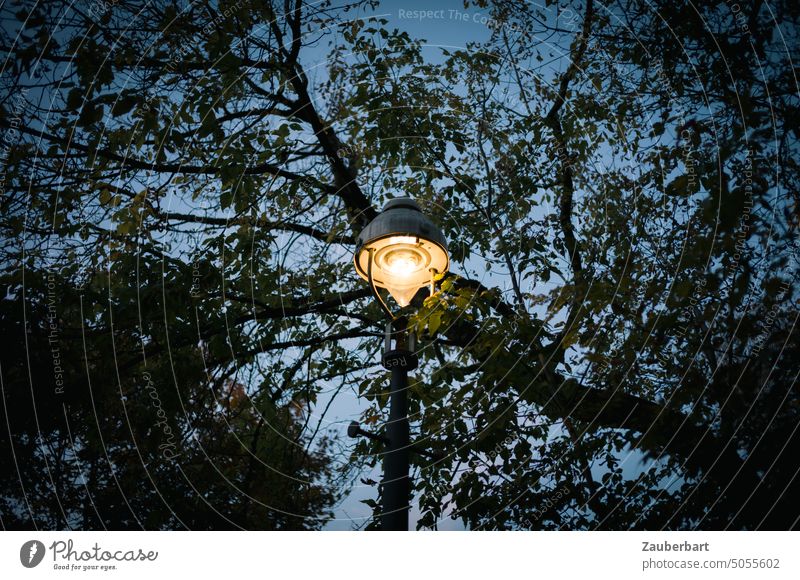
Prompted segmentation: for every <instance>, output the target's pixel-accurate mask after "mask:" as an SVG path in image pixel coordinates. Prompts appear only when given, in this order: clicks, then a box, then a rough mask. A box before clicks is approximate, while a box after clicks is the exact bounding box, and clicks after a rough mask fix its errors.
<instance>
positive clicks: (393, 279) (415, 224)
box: [348, 197, 450, 530]
mask: <svg viewBox="0 0 800 580" xmlns="http://www.w3.org/2000/svg"><path fill="white" fill-rule="evenodd" d="M353 261H354V263H355V267H356V271H357V272H358V275H359V276H361V277H362V278H363V279H364V280H366V281H367V282H368V283H369V285H370V288H371V289H372V293H373V294H374V295H375V297H376V298H377V299H378V302H379V303H380V305H381V307H382V308H383V310H384V311H385V312H386V314H387V315H388V317H389V322H388V323H387V325H386V338H385V347H384V352H383V357H382V359H381V362H382V363H383V366H384V368H385V369H386V370H389V371H391V373H392V376H391V383H390V398H389V421H388V423H387V424H386V435H385V436H384V437H379V436H373V438H378V439H380V440H381V441H383V442H384V443H385V445H386V451H385V454H384V459H383V483H382V494H381V495H382V499H383V505H382V506H381V529H383V530H408V508H409V503H410V499H411V498H410V495H411V494H410V491H411V487H410V481H409V474H408V471H409V453H410V452H411V451H416V452H418V453H422V454H424V455H428V456H431V454H430V453H427V452H424V451H422V450H419V449H416V448H414V447H413V446H412V445H411V442H410V436H409V428H408V393H407V391H408V371H411V370H414V369H415V368H417V363H418V359H417V355H416V354H415V353H414V350H415V348H414V346H415V345H414V335H413V334H412V333H409V332H408V331H407V328H406V320H405V318H403V317H398V316H395V314H394V313H393V312H392V310H391V309H390V308H389V306H388V304H387V303H386V301H385V300H384V299H383V297H382V296H381V294H380V291H379V288H385V289H386V290H387V291H388V292H389V294H390V295H391V296H392V297H393V298H394V300H395V302H396V303H397V304H398V305H399V306H400V307H401V308H402V307H405V306H408V305H409V304H410V302H411V299H412V298H413V297H414V296H415V295H416V293H417V292H418V291H419V290H420V289H421V288H424V287H425V286H428V285H429V286H430V292H431V294H433V292H434V289H435V283H436V280H438V279H440V278H441V277H442V276H444V275H445V274H446V273H447V270H448V268H449V266H450V258H449V256H448V254H447V242H446V241H445V239H444V235H443V234H442V232H441V231H440V230H439V228H437V227H436V226H435V225H434V224H433V223H432V222H431V221H430V220H429V219H428V218H427V217H425V215H424V214H423V213H422V210H420V207H419V205H417V203H416V202H415V201H414V200H413V199H411V198H410V197H400V198H395V199H392V200H390V201H389V202H388V203H387V204H386V205H385V206H384V208H383V211H382V212H381V213H380V214H378V216H377V217H376V218H375V219H374V220H372V221H371V222H370V223H369V224H367V226H366V227H365V228H364V230H363V231H362V232H361V234H360V235H359V236H358V240H357V241H356V251H355V255H354V257H353ZM393 337H394V346H392V338H393ZM348 432H349V433H350V435H351V436H358V435H367V436H369V434H367V433H365V432H364V431H362V430H361V429H360V428H359V427H358V425H357V424H354V425H351V428H350V429H349V430H348Z"/></svg>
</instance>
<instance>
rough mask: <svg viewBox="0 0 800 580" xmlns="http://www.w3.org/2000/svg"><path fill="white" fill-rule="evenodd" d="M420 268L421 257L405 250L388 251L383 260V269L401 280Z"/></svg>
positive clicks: (416, 253)
mask: <svg viewBox="0 0 800 580" xmlns="http://www.w3.org/2000/svg"><path fill="white" fill-rule="evenodd" d="M421 267H422V256H420V255H419V253H418V252H415V251H414V250H410V249H407V248H403V249H398V250H390V251H389V252H388V253H387V254H386V257H385V258H384V269H385V270H386V271H387V272H388V273H390V274H394V275H395V276H399V277H401V278H404V277H407V276H410V275H411V274H413V273H414V272H416V271H418V270H419V269H420V268H421Z"/></svg>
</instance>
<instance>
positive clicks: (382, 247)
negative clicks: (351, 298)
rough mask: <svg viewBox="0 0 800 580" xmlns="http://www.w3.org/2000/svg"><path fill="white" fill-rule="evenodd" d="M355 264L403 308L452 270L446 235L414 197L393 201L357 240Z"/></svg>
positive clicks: (363, 274)
mask: <svg viewBox="0 0 800 580" xmlns="http://www.w3.org/2000/svg"><path fill="white" fill-rule="evenodd" d="M370 261H372V264H371V267H370ZM354 262H355V266H356V271H357V272H358V275H359V276H361V277H362V278H363V279H364V280H367V281H368V282H370V273H371V275H372V281H371V282H372V283H374V284H375V286H377V287H379V288H386V290H387V291H388V292H389V294H391V295H392V296H393V297H394V299H395V300H396V301H397V303H398V304H399V305H400V306H407V305H408V304H409V302H411V299H412V298H413V297H414V295H415V294H416V293H417V291H418V290H419V289H420V288H422V287H424V286H427V285H428V284H430V283H431V279H432V278H433V279H439V278H441V277H442V276H444V274H445V273H446V272H447V270H448V268H449V267H450V258H449V256H448V253H447V242H446V241H445V239H444V235H443V234H442V232H441V231H440V230H439V228H437V227H436V226H435V225H434V224H433V223H432V222H431V221H430V220H429V219H428V218H427V217H425V215H424V214H423V213H422V211H421V210H420V208H419V206H418V205H417V203H416V202H415V201H414V200H413V199H411V198H410V197H399V198H395V199H392V200H389V202H388V203H387V204H386V205H385V206H384V208H383V211H382V212H381V213H379V214H378V216H377V217H376V218H375V219H374V220H372V221H371V222H370V223H369V224H367V226H366V227H365V228H364V230H363V231H362V232H361V234H360V235H359V236H358V239H357V241H356V252H355V256H354Z"/></svg>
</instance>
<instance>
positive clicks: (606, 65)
mask: <svg viewBox="0 0 800 580" xmlns="http://www.w3.org/2000/svg"><path fill="white" fill-rule="evenodd" d="M375 7H376V4H375V3H372V2H354V3H351V4H341V5H340V4H334V3H330V2H327V3H322V4H313V5H306V4H304V3H302V2H300V1H296V2H285V3H283V4H280V5H279V4H278V3H270V2H249V1H247V0H239V1H238V2H236V1H231V2H222V1H221V2H213V3H212V2H195V3H186V4H184V3H170V2H163V3H155V4H154V3H150V2H131V3H125V4H124V5H123V4H119V5H117V4H102V5H100V4H92V5H90V6H89V8H88V9H86V10H81V9H79V8H72V9H66V8H65V7H63V6H61V4H59V3H55V2H43V3H39V4H37V5H36V7H35V8H31V9H26V10H21V11H20V12H19V13H18V14H16V17H17V21H18V24H17V29H16V30H11V31H10V32H7V33H5V36H4V37H3V44H4V48H5V49H6V50H7V51H8V53H9V55H10V58H9V59H8V60H7V61H6V66H5V68H4V76H3V80H4V83H5V87H4V88H5V89H6V91H5V93H6V94H7V95H8V97H7V98H6V99H5V101H4V103H3V113H2V118H1V119H0V126H2V128H4V129H5V130H6V132H7V133H6V134H7V135H14V136H18V139H16V140H13V142H12V144H11V146H10V148H9V149H8V154H7V158H6V173H5V186H6V193H5V195H4V198H3V228H4V232H5V238H6V241H5V243H4V248H3V251H4V255H5V256H4V258H5V259H4V264H5V266H4V269H3V280H4V285H5V286H6V287H7V292H6V299H5V300H4V301H3V325H4V326H5V327H6V328H9V329H10V330H9V335H11V336H16V337H19V338H17V339H15V344H14V348H10V349H8V350H7V352H4V353H3V359H2V366H3V368H2V372H3V381H4V385H5V386H4V402H5V409H6V413H7V416H8V417H18V416H19V417H23V416H26V415H29V414H30V413H31V409H35V410H36V414H34V415H33V417H32V419H31V420H30V421H28V422H27V424H24V425H16V424H12V423H9V424H10V425H11V427H10V433H11V438H10V439H11V441H10V442H9V443H10V444H7V445H6V446H5V447H6V449H7V451H6V452H5V454H4V456H3V457H4V459H3V461H4V462H8V465H9V469H5V470H4V473H10V474H11V475H10V476H8V477H7V478H6V484H5V485H4V489H5V490H7V491H6V492H5V493H4V502H5V507H4V508H3V518H4V523H5V521H6V520H8V521H9V522H11V523H10V524H6V525H11V526H20V525H26V524H25V522H26V521H29V519H26V517H27V518H30V517H31V516H26V512H25V510H24V509H23V508H22V506H24V505H25V504H24V501H23V499H24V497H25V494H27V493H29V491H28V489H30V490H31V491H30V493H32V494H34V495H33V497H35V498H37V501H36V504H37V506H45V505H48V506H49V507H47V508H44V507H42V508H41V509H43V510H44V509H46V510H47V513H48V514H50V515H48V516H47V518H48V519H46V520H44V521H47V522H48V524H49V525H62V526H63V525H73V523H72V522H75V525H82V526H95V527H97V526H101V525H103V524H102V523H101V522H105V521H106V518H108V520H107V521H110V522H112V525H118V526H122V525H125V526H128V525H131V526H132V525H144V526H145V527H164V526H176V525H181V524H183V525H186V526H188V527H216V526H219V525H234V526H236V525H240V526H244V527H300V526H309V527H313V526H315V525H318V524H319V523H320V522H321V521H324V519H325V517H326V510H328V509H329V508H330V506H331V505H333V503H334V502H335V501H336V499H337V497H338V493H339V490H343V489H344V488H343V487H342V484H343V481H346V480H347V478H348V477H349V476H350V475H351V474H352V473H354V472H356V471H357V470H358V468H359V467H360V465H361V464H363V463H369V462H371V461H374V456H372V455H370V453H371V452H374V451H377V450H378V448H377V447H376V446H375V445H376V444H373V443H368V442H362V443H359V444H358V445H357V446H356V447H355V448H354V449H353V454H352V456H351V458H350V459H351V461H350V463H349V466H341V465H340V464H341V463H342V457H341V456H340V457H339V458H338V460H337V459H336V456H337V452H336V451H334V447H332V445H333V444H334V443H335V441H332V440H331V438H330V437H327V438H326V436H325V429H324V428H323V427H322V425H324V423H325V411H324V409H323V408H322V407H324V406H325V405H327V402H329V401H327V400H325V401H323V399H321V398H320V397H322V393H323V392H324V391H326V390H328V389H329V388H334V389H338V390H339V391H341V390H343V389H348V388H352V389H357V391H358V393H359V394H360V395H361V396H363V397H364V398H366V399H367V400H369V401H371V402H372V406H371V408H370V409H369V410H368V411H366V412H365V419H366V420H367V421H368V422H374V423H378V424H379V423H380V422H381V417H382V416H383V413H384V407H385V404H386V397H385V392H386V386H387V377H386V376H385V373H384V372H383V371H382V370H381V369H380V368H379V367H378V365H377V362H378V357H377V353H376V351H377V349H378V348H379V346H380V341H379V340H378V339H377V338H375V337H377V336H379V335H380V333H381V330H382V327H383V321H382V319H381V312H380V310H379V309H378V307H377V306H376V305H375V304H373V303H372V301H371V300H370V298H369V292H368V290H367V289H366V288H364V285H363V283H361V282H360V281H359V280H358V278H357V277H356V276H355V273H354V272H353V270H352V267H351V263H350V260H351V255H352V249H353V242H354V238H355V235H356V234H357V233H358V231H359V230H360V228H361V227H363V225H364V224H365V223H367V222H368V221H369V219H371V218H372V217H374V216H375V215H376V212H377V211H378V210H379V209H380V207H381V205H382V203H383V202H384V201H385V200H386V199H387V198H389V197H392V196H393V195H398V194H405V195H412V196H413V197H415V198H416V199H417V200H418V201H419V202H420V203H422V204H423V205H424V206H425V208H426V211H428V212H429V213H430V214H431V215H432V216H433V218H434V219H435V220H436V221H437V222H438V223H439V224H440V225H441V226H442V227H443V229H444V231H445V232H446V236H447V238H448V240H450V241H451V253H452V259H453V264H454V268H453V273H452V274H450V275H449V276H448V277H447V278H446V279H445V280H444V281H443V282H442V284H441V291H440V292H438V293H437V294H436V295H434V296H432V297H429V298H425V297H424V296H423V295H422V293H421V295H419V296H418V297H417V300H416V301H415V309H414V310H413V316H412V323H413V325H414V328H415V331H416V332H417V333H418V334H419V337H420V339H421V344H422V345H423V349H422V351H421V353H420V355H421V365H420V369H419V370H418V371H417V382H416V383H415V384H414V385H413V386H412V397H411V399H412V424H413V425H414V427H415V429H416V430H417V431H418V433H419V438H420V439H422V440H423V441H425V442H426V444H428V445H430V446H432V447H434V448H436V449H439V450H441V451H444V452H445V453H446V454H447V456H448V457H447V459H446V460H444V461H439V462H434V463H431V462H430V461H427V460H422V459H418V461H419V463H418V464H417V466H416V473H415V481H416V489H415V494H416V500H415V501H418V502H419V504H420V507H421V509H422V514H423V515H422V518H421V520H420V522H419V523H418V525H419V526H420V527H435V526H436V523H437V521H438V520H439V518H441V517H454V518H459V519H462V520H463V521H464V522H465V523H466V524H467V525H468V526H469V527H471V528H476V529H477V528H480V529H483V528H500V529H504V528H524V529H528V528H557V527H564V528H587V529H596V528H604V529H627V528H644V529H652V528H695V527H699V528H711V529H721V528H736V529H738V528H775V529H788V528H793V527H796V526H797V520H798V516H800V511H798V509H797V504H796V502H795V501H794V499H793V498H794V497H795V496H796V495H797V494H796V493H795V492H796V491H797V485H798V483H797V478H796V477H795V475H796V473H797V470H798V465H797V460H796V457H797V456H798V453H797V450H798V435H797V432H796V431H797V425H798V397H797V389H796V380H797V365H796V364H793V360H792V356H791V353H792V352H793V351H796V350H797V348H796V347H797V333H796V331H795V330H794V326H795V322H796V320H797V309H796V305H797V284H796V275H797V259H798V254H797V251H796V250H797V248H796V245H795V238H796V228H797V205H796V204H797V197H796V196H797V194H796V192H797V163H796V159H797V156H796V148H797V141H796V138H797V128H796V127H797V123H796V119H797V111H798V103H797V88H798V87H797V84H796V80H795V79H794V77H793V76H791V75H789V74H787V71H790V70H792V69H791V68H790V65H789V64H788V63H790V62H791V59H794V58H796V57H797V38H796V31H797V26H796V24H797V19H798V14H797V9H796V8H794V7H793V6H792V5H791V3H789V2H777V3H774V4H765V3H762V2H754V3H752V4H745V3H741V4H737V5H736V6H735V7H733V6H730V5H728V4H726V3H724V2H720V3H716V4H709V5H707V6H704V7H702V8H700V7H695V6H694V5H692V4H690V3H686V5H683V3H678V4H677V5H676V4H674V3H667V2H658V3H656V4H653V3H644V2H639V1H636V0H630V1H622V2H619V3H616V4H614V5H609V6H600V5H597V4H595V3H594V2H592V0H588V1H586V2H570V3H560V4H558V5H557V4H555V3H548V5H547V6H546V7H544V8H534V7H532V6H529V5H528V4H526V3H518V2H513V1H501V0H497V1H496V2H491V3H490V2H477V3H474V4H471V5H469V6H467V9H469V10H481V11H482V12H481V13H482V14H484V15H486V16H487V24H488V25H489V28H490V33H489V34H487V35H486V37H485V38H481V39H476V40H475V41H474V42H471V43H469V44H467V46H466V47H465V48H464V49H461V50H444V51H441V53H440V54H439V55H438V56H437V57H436V58H432V57H430V56H428V54H429V53H427V52H425V51H424V50H423V43H422V41H421V40H419V39H416V38H413V37H412V36H411V35H410V34H409V33H408V32H407V31H404V30H397V29H393V28H391V27H389V25H388V21H387V20H385V19H381V18H379V17H376V16H374V15H373V12H372V10H373V9H374V8H375ZM18 32H19V34H17V33H18ZM320 47H324V49H322V48H320ZM315 55H316V58H317V59H319V60H318V63H317V64H315V61H314V58H315ZM6 142H8V140H7V141H6ZM54 320H55V321H56V322H55V328H54V327H53V321H54ZM12 331H13V332H12ZM53 332H55V340H56V345H57V346H58V349H59V350H58V353H57V354H58V355H59V356H58V360H59V362H61V363H63V364H62V365H61V367H62V374H63V375H64V381H65V383H64V385H63V388H62V389H61V390H60V391H59V390H58V385H53V386H52V387H46V388H43V387H42V385H49V384H50V383H51V382H52V381H54V380H57V379H56V378H55V377H57V374H56V373H54V368H55V367H54V366H53V365H52V364H51V363H52V362H54V361H55V360H56V359H54V358H53V353H54V352H55V351H53V350H52V346H51V345H52V342H51V340H52V339H53V335H52V333H53ZM4 334H5V333H4ZM26 340H27V343H26ZM78 341H80V342H78ZM83 341H86V343H85V344H86V345H87V346H86V347H84V346H83V344H84V342H83ZM48 347H50V348H48ZM48 357H49V358H48ZM37 358H39V359H44V362H43V363H42V364H41V365H35V363H33V360H32V359H37ZM86 378H89V379H90V382H91V383H92V384H93V385H97V384H102V383H105V384H106V385H108V384H109V383H115V385H114V387H116V388H113V387H112V388H105V389H101V392H102V397H100V398H99V399H98V402H94V399H93V398H89V399H88V400H87V398H86V387H85V386H78V385H84V384H85V382H86V381H85V380H84V379H86ZM109 378H111V379H112V380H111V381H109ZM151 383H152V385H153V386H154V387H155V389H153V388H151V386H150V385H151ZM167 385H168V386H167ZM162 387H163V388H162ZM40 390H41V391H44V392H45V393H47V391H48V390H49V391H52V393H47V394H42V395H40V394H39V391H40ZM90 392H91V393H92V395H94V394H95V393H96V392H97V389H96V388H94V387H92V390H91V391H90ZM152 392H155V394H156V397H153V395H151V393H152ZM6 393H9V394H8V395H6ZM31 393H33V395H31ZM79 393H83V394H82V395H81V394H79ZM31 396H33V397H34V400H33V401H32V400H31ZM23 397H27V400H25V399H24V398H23ZM43 399H44V400H43ZM49 399H52V400H49ZM128 401H130V403H128ZM153 401H158V408H160V409H162V410H163V413H164V416H165V417H169V420H168V421H166V422H163V423H158V422H153V419H152V411H153V409H154V408H156V407H154V402H153ZM64 403H67V406H66V407H63V404H64ZM129 407H130V409H129ZM64 409H66V411H67V412H66V414H65V413H64ZM315 410H317V411H319V415H321V417H320V416H318V417H316V419H317V421H316V422H317V424H318V425H317V426H316V427H315V426H314V425H313V424H312V423H311V421H310V417H311V415H312V412H313V411H315ZM148 412H150V414H149V415H148ZM69 413H80V414H77V415H75V417H76V418H77V419H76V421H74V422H73V421H69V419H68V417H69ZM126 413H129V414H130V415H127V414H126ZM37 416H43V417H46V418H47V421H44V422H42V421H40V420H39V419H37ZM94 417H102V418H103V419H104V421H103V422H100V424H97V425H95V424H94V423H93V421H94V419H93V418H94ZM123 417H124V418H123ZM129 417H130V418H129ZM64 419H67V420H66V421H65V420H64ZM148 421H150V423H148ZM66 425H70V426H73V427H78V426H79V427H80V430H79V431H78V432H75V431H70V430H67V429H65V426H66ZM131 425H132V426H133V427H132V428H131V427H129V426H131ZM43 426H44V431H42V428H43ZM165 426H169V429H168V430H166V429H165V428H164V427H165ZM111 433H113V434H114V436H113V437H111V436H110V434H111ZM107 434H108V435H107ZM37 435H38V436H39V439H37V438H36V436H37ZM170 435H174V437H175V450H180V452H181V453H182V454H184V457H183V458H182V459H180V460H177V461H175V460H171V461H170V462H167V463H166V466H164V465H162V464H159V468H160V469H162V470H163V471H164V474H163V478H164V481H165V482H169V484H168V486H169V488H170V489H169V492H170V493H169V494H168V495H167V496H164V497H163V499H162V498H160V497H158V495H159V493H164V492H163V491H162V489H163V488H164V485H153V486H152V489H150V486H146V488H147V489H141V487H142V486H140V481H141V472H140V471H139V468H141V467H142V466H144V465H149V463H150V461H152V458H153V457H158V454H159V453H161V455H162V456H163V454H164V451H165V450H166V451H167V455H172V452H171V451H170V450H171V449H172V447H170V443H171V442H172V440H171V439H170V437H169V436H170ZM178 440H180V443H177V441H178ZM108 441H113V442H115V443H118V445H116V446H114V445H112V446H109V444H108ZM163 445H166V447H159V446H163ZM26 446H27V448H26ZM103 449H106V450H108V449H111V451H110V452H109V453H111V456H104V455H103V451H102V450H103ZM12 450H13V454H12ZM30 456H33V457H37V461H36V462H31V463H30V464H28V465H26V467H27V468H29V469H30V475H28V476H26V478H23V477H20V478H19V479H20V481H26V483H28V485H27V486H26V487H25V488H24V489H23V487H22V486H20V485H16V484H15V483H14V482H16V481H17V477H18V476H17V472H16V471H14V470H15V469H18V467H14V466H15V465H17V464H18V463H19V461H17V463H16V464H15V463H14V462H13V460H14V458H15V457H30ZM112 457H113V459H112ZM148 458H149V459H148ZM332 461H333V463H331V462H332ZM92 462H94V463H92ZM121 462H127V463H126V465H127V466H128V467H130V470H129V471H128V470H126V474H129V475H128V476H127V477H125V478H123V480H122V481H118V480H117V479H116V478H117V475H116V466H118V465H119V464H120V463H121ZM184 462H185V463H184ZM51 463H52V464H53V465H56V466H58V469H56V470H54V469H53V468H52V467H51V466H50V465H51ZM80 465H84V467H80ZM187 465H188V466H192V467H193V468H194V469H195V471H194V472H190V473H186V469H187ZM264 465H266V466H267V467H270V468H275V469H276V471H277V472H276V473H274V478H271V479H270V478H269V477H267V478H265V474H266V473H267V471H268V470H267V469H264ZM90 466H91V469H89V467H90ZM112 466H113V467H112ZM137 466H138V467H137ZM334 466H335V467H334ZM339 467H341V470H340V469H338V468H339ZM87 469H89V472H90V473H91V471H92V469H94V470H95V471H102V474H100V475H96V476H94V477H96V479H94V480H92V482H91V483H90V484H89V488H90V489H94V488H95V487H98V486H104V488H105V487H106V486H107V487H110V486H111V485H112V484H113V485H115V486H116V487H117V491H116V492H109V494H108V496H107V497H106V496H103V497H102V498H101V499H102V505H103V506H104V508H107V509H105V510H104V511H101V510H100V509H97V510H95V511H96V514H97V515H96V517H93V516H92V515H91V512H92V510H91V506H87V500H88V498H89V497H90V494H86V493H85V489H83V488H82V487H81V486H82V485H83V483H82V482H81V481H80V478H77V475H76V474H79V473H85V471H86V470H87ZM148 473H149V470H148ZM42 474H44V476H43V475H42ZM298 480H299V481H298ZM195 481H198V482H202V484H203V489H202V490H196V489H191V488H192V487H193V486H192V484H193V482H195ZM126 485H127V487H126ZM298 489H300V490H302V493H300V494H299V493H298ZM120 491H121V493H120ZM130 497H134V498H135V503H136V507H134V508H130V507H128V506H127V505H123V504H124V501H122V500H121V499H120V498H130ZM201 498H202V499H201ZM250 498H252V499H250ZM266 498H268V501H267V499H266ZM46 501H50V504H46ZM159 501H161V502H162V504H163V506H164V507H161V505H159V507H158V508H155V507H153V506H154V505H156V504H157V502H159ZM65 506H67V507H65ZM175 506H177V508H178V509H175ZM198 506H200V508H199V509H198ZM220 506H222V507H220ZM254 506H260V509H258V510H257V512H253V511H252V510H253V509H254ZM273 508H274V509H273ZM126 510H127V511H126ZM170 510H174V511H175V514H177V515H174V516H173V515H172V514H171V511H170ZM217 510H219V512H218V511H217ZM61 512H65V513H62V515H61V516H60V517H59V515H58V514H59V513H61ZM66 512H69V513H66ZM145 512H146V513H148V514H150V517H151V518H152V519H151V520H150V521H144V522H142V521H138V520H139V519H138V518H137V517H136V516H133V519H132V517H131V516H130V514H131V513H133V514H138V513H145ZM78 513H81V515H82V517H83V518H84V519H83V520H81V521H80V522H79V521H78V519H77V518H78V515H77V514H78ZM110 513H115V514H118V515H116V516H115V517H113V518H112V517H111V516H110V515H108V514H110ZM83 514H89V515H88V516H87V515H83ZM186 514H191V517H189V516H187V515H186ZM276 514H278V515H276ZM279 514H287V515H286V516H282V515H279ZM288 514H291V515H288ZM312 516H314V517H312ZM185 518H189V519H188V520H186V519H185ZM134 520H136V521H134ZM224 522H228V523H227V524H226V523H224Z"/></svg>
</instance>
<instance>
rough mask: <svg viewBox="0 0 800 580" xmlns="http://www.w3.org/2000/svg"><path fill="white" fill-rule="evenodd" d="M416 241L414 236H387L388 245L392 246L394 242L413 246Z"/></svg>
mask: <svg viewBox="0 0 800 580" xmlns="http://www.w3.org/2000/svg"><path fill="white" fill-rule="evenodd" d="M416 243H417V238H415V237H414V236H392V237H391V238H389V244H388V245H390V246H394V245H395V244H411V245H412V246H413V245H416Z"/></svg>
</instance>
